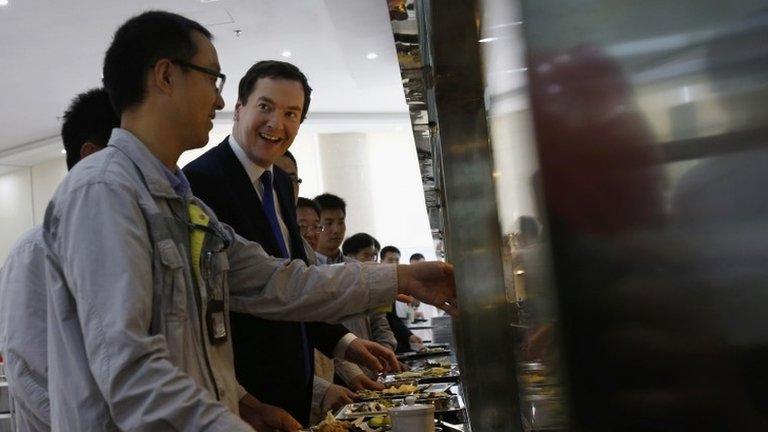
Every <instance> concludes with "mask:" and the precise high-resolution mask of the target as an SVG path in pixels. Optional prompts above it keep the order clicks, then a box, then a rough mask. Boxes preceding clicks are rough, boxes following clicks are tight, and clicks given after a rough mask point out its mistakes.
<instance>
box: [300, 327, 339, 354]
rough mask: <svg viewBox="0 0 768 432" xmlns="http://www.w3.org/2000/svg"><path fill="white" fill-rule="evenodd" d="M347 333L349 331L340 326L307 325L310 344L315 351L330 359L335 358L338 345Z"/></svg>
mask: <svg viewBox="0 0 768 432" xmlns="http://www.w3.org/2000/svg"><path fill="white" fill-rule="evenodd" d="M347 333H349V330H347V328H346V327H344V326H343V325H340V324H326V323H322V322H312V323H307V337H308V338H309V341H310V343H311V344H312V346H313V347H314V348H315V349H317V350H319V351H320V352H322V353H323V354H325V355H326V356H327V357H330V358H333V353H334V351H335V350H336V345H337V344H338V343H339V341H340V340H341V338H343V337H344V335H346V334H347Z"/></svg>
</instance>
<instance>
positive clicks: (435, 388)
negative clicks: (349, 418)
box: [358, 383, 453, 402]
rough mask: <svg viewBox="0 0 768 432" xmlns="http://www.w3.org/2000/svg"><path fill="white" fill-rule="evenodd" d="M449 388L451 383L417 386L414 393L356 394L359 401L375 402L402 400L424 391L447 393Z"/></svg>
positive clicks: (376, 392)
mask: <svg viewBox="0 0 768 432" xmlns="http://www.w3.org/2000/svg"><path fill="white" fill-rule="evenodd" d="M451 386H453V384H452V383H435V384H419V385H418V386H416V391H414V392H413V393H393V394H388V393H382V392H380V391H369V392H366V393H363V394H361V393H359V392H358V396H359V397H360V400H361V401H363V402H367V401H375V400H380V399H402V398H404V397H406V396H410V395H412V394H418V393H423V392H424V391H428V392H440V391H447V390H448V388H450V387H451Z"/></svg>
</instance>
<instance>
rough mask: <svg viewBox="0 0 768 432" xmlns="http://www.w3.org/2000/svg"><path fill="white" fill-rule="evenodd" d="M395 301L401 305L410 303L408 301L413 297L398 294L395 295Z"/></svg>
mask: <svg viewBox="0 0 768 432" xmlns="http://www.w3.org/2000/svg"><path fill="white" fill-rule="evenodd" d="M396 298H397V301H399V302H403V303H410V300H409V299H412V298H413V297H411V296H409V295H407V294H398V295H397V297H396Z"/></svg>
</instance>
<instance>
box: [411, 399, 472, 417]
mask: <svg viewBox="0 0 768 432" xmlns="http://www.w3.org/2000/svg"><path fill="white" fill-rule="evenodd" d="M416 403H419V404H431V405H434V406H435V412H436V413H441V412H449V411H459V410H462V409H464V403H463V401H462V400H461V398H460V397H459V396H456V395H448V396H440V397H427V398H416Z"/></svg>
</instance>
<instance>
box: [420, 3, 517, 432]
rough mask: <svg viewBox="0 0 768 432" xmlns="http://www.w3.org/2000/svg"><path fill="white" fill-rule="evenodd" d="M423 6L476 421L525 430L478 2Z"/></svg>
mask: <svg viewBox="0 0 768 432" xmlns="http://www.w3.org/2000/svg"><path fill="white" fill-rule="evenodd" d="M417 14H419V15H420V17H421V18H422V19H421V20H420V22H421V24H422V29H421V30H422V31H420V33H422V34H425V35H428V36H429V37H428V38H426V39H425V42H426V44H425V45H426V46H425V45H422V51H423V52H422V55H423V56H424V57H425V59H426V60H427V62H426V63H427V64H429V66H431V72H432V79H431V81H432V83H433V84H434V85H433V86H432V87H429V88H428V89H427V95H426V96H427V109H428V112H429V119H430V121H433V122H435V124H436V131H435V132H436V133H435V134H433V139H434V140H435V146H434V148H435V151H434V154H435V159H436V161H435V174H436V183H437V184H438V187H439V188H440V189H441V190H442V193H443V197H444V204H445V205H444V208H443V210H444V211H443V215H442V216H443V217H444V219H445V249H446V258H447V259H448V261H449V262H451V263H453V264H454V266H455V272H456V282H457V288H458V295H459V305H460V307H461V317H460V320H456V321H455V322H454V328H455V331H456V336H457V344H458V348H459V349H458V354H459V364H460V368H461V371H462V375H463V378H462V380H463V381H462V382H463V386H464V391H465V395H466V404H467V409H468V414H469V418H470V424H471V427H472V429H473V430H476V431H483V432H491V431H520V430H522V427H521V423H520V416H519V411H518V405H519V404H518V400H517V384H516V379H515V367H514V365H515V357H514V352H513V351H514V350H513V345H514V344H513V337H514V332H513V329H512V328H511V327H510V326H509V324H510V323H511V322H512V318H511V316H510V309H509V307H508V304H507V302H506V294H505V293H506V291H505V286H504V274H503V265H502V260H501V254H500V251H501V250H502V247H501V240H502V236H501V231H500V227H499V220H498V213H497V211H496V197H495V193H494V187H493V181H492V179H493V164H492V161H491V153H490V151H491V149H490V147H489V137H488V125H487V122H486V111H485V100H484V89H483V86H482V81H483V79H482V70H481V64H480V53H479V44H478V41H477V24H476V21H475V5H474V4H473V2H467V1H462V0H435V1H419V2H417Z"/></svg>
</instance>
